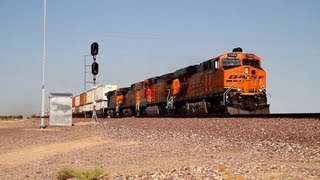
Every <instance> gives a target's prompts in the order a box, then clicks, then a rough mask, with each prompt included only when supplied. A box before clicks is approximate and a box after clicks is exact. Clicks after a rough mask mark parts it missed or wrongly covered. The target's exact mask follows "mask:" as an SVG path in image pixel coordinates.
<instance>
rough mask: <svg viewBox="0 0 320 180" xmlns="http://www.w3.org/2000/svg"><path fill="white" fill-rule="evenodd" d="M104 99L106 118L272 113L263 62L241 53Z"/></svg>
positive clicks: (133, 87)
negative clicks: (262, 66) (115, 116)
mask: <svg viewBox="0 0 320 180" xmlns="http://www.w3.org/2000/svg"><path fill="white" fill-rule="evenodd" d="M106 96H107V98H108V100H109V106H108V108H107V110H106V114H107V115H108V116H114V115H118V116H119V115H129V116H131V115H140V114H146V115H156V114H157V115H161V114H207V113H215V114H269V113H270V112H269V104H267V92H266V72H265V71H264V70H263V69H262V68H261V59H260V57H258V56H256V55H255V54H249V53H243V52H242V49H241V48H235V49H233V52H232V53H226V54H222V55H220V56H218V57H216V58H213V59H209V60H207V61H205V62H202V63H200V64H198V65H193V66H188V67H186V68H183V69H179V70H177V71H175V72H173V73H169V74H165V75H162V76H157V77H153V78H150V79H146V80H145V81H141V82H137V83H135V84H132V85H131V87H126V88H119V89H117V90H115V91H111V92H109V93H107V94H106Z"/></svg>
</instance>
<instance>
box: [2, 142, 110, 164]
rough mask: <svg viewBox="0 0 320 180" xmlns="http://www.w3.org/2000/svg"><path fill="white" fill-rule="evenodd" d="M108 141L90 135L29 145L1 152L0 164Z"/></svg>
mask: <svg viewBox="0 0 320 180" xmlns="http://www.w3.org/2000/svg"><path fill="white" fill-rule="evenodd" d="M103 143H107V142H106V141H102V140H101V138H99V137H88V138H82V139H79V140H74V141H68V142H61V143H52V144H49V145H44V146H38V145H33V146H28V147H25V148H20V149H18V150H14V151H13V152H10V153H4V154H0V165H12V166H15V165H21V164H25V163H28V162H30V161H35V160H39V159H43V158H49V157H50V156H54V155H57V154H65V153H68V152H71V151H75V150H77V149H81V148H86V147H90V148H94V146H97V145H100V144H103Z"/></svg>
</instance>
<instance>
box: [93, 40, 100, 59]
mask: <svg viewBox="0 0 320 180" xmlns="http://www.w3.org/2000/svg"><path fill="white" fill-rule="evenodd" d="M98 53H99V44H98V43H97V42H94V43H92V44H91V55H92V56H96V55H98Z"/></svg>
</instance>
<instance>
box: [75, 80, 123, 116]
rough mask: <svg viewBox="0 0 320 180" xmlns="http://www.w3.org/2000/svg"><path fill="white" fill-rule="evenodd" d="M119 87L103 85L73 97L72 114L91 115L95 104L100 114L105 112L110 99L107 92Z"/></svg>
mask: <svg viewBox="0 0 320 180" xmlns="http://www.w3.org/2000/svg"><path fill="white" fill-rule="evenodd" d="M115 89H117V86H116V85H101V86H98V87H97V88H93V89H90V90H89V91H86V92H83V93H81V94H79V95H76V96H74V97H72V114H73V116H74V117H91V116H92V111H93V104H94V103H95V109H96V112H97V115H98V116H103V114H105V109H106V108H107V107H108V99H107V97H106V96H105V94H106V93H107V92H109V91H113V90H115Z"/></svg>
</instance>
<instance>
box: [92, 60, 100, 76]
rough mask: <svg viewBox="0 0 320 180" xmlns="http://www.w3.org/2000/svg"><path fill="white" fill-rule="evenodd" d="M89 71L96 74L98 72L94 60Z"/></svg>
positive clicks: (97, 65)
mask: <svg viewBox="0 0 320 180" xmlns="http://www.w3.org/2000/svg"><path fill="white" fill-rule="evenodd" d="M91 72H92V74H93V75H97V74H98V72H99V64H98V63H96V62H93V63H92V65H91Z"/></svg>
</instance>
